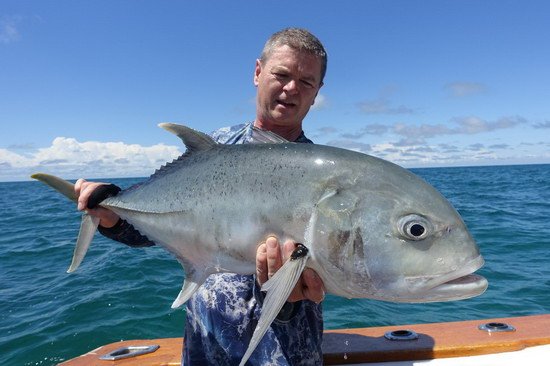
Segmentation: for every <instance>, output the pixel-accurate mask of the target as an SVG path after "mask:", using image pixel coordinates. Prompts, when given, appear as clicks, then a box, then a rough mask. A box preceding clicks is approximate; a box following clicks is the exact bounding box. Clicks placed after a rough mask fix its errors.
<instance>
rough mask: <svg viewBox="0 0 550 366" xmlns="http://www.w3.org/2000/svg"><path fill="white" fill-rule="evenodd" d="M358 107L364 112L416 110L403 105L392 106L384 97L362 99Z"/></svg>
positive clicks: (403, 112)
mask: <svg viewBox="0 0 550 366" xmlns="http://www.w3.org/2000/svg"><path fill="white" fill-rule="evenodd" d="M358 106H359V109H360V110H361V112H363V113H365V114H390V115H395V114H414V113H416V111H415V110H414V109H412V108H409V107H406V106H404V105H400V106H392V105H391V104H390V102H389V101H388V100H386V99H383V98H380V99H375V100H364V101H362V102H359V103H358Z"/></svg>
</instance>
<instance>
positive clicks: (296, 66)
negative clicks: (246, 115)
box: [254, 46, 322, 126]
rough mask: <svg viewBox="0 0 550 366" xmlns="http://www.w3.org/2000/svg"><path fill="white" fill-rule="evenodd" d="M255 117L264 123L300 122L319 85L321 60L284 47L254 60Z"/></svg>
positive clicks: (291, 123)
mask: <svg viewBox="0 0 550 366" xmlns="http://www.w3.org/2000/svg"><path fill="white" fill-rule="evenodd" d="M254 85H256V86H257V87H258V92H257V100H256V111H257V113H256V114H257V118H258V119H260V120H261V121H262V122H263V123H264V124H270V125H277V126H296V125H300V124H301V122H302V120H303V119H304V117H305V116H306V114H307V112H308V111H309V108H310V107H311V105H312V104H313V102H314V101H315V97H316V96H317V93H318V92H319V89H320V88H321V86H322V82H321V59H320V58H319V57H316V56H314V55H311V54H309V53H305V52H299V51H296V50H294V49H292V48H290V47H288V46H281V47H278V48H275V49H274V50H273V52H272V53H271V55H270V56H269V58H268V59H267V60H266V61H265V62H264V64H263V65H262V64H261V62H260V61H259V60H257V61H256V69H255V72H254Z"/></svg>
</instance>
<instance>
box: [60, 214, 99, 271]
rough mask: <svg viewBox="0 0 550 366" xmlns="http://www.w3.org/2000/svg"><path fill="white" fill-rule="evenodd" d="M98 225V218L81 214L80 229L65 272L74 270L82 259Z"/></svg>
mask: <svg viewBox="0 0 550 366" xmlns="http://www.w3.org/2000/svg"><path fill="white" fill-rule="evenodd" d="M98 225H99V218H98V217H94V216H91V215H88V214H84V215H82V221H81V222H80V231H79V232H78V239H77V240H76V246H75V248H74V253H73V260H72V262H71V265H70V266H69V269H68V270H67V273H72V272H74V271H76V269H77V268H78V266H80V263H82V260H83V259H84V257H85V256H86V253H87V252H88V248H89V247H90V243H91V242H92V239H93V238H94V234H95V232H96V230H97V226H98Z"/></svg>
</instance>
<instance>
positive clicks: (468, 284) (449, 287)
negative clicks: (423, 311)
mask: <svg viewBox="0 0 550 366" xmlns="http://www.w3.org/2000/svg"><path fill="white" fill-rule="evenodd" d="M484 263H485V261H484V260H483V257H482V256H481V255H480V256H478V257H476V258H474V259H473V260H471V261H470V262H468V263H467V264H466V265H465V266H463V267H461V268H459V269H458V270H456V271H453V272H450V273H447V274H444V275H442V276H438V277H434V278H432V279H430V280H428V281H426V282H425V283H424V285H423V286H421V289H418V290H417V291H414V292H415V293H417V296H414V297H415V298H417V300H415V299H414V298H413V299H408V300H407V302H436V301H454V300H463V299H468V298H471V297H474V296H478V295H481V294H482V293H484V292H485V290H486V289H487V286H488V285H489V283H488V281H487V279H485V278H484V277H482V276H480V275H478V274H475V273H474V272H475V271H477V270H478V269H480V268H481V267H482V266H483V264H484ZM416 280H418V279H416ZM408 281H412V282H416V281H415V280H414V279H411V278H409V279H408Z"/></svg>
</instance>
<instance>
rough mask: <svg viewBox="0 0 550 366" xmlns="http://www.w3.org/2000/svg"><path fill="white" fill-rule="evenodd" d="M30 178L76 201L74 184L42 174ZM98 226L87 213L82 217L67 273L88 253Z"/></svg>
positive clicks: (96, 221) (74, 268) (95, 219)
mask: <svg viewBox="0 0 550 366" xmlns="http://www.w3.org/2000/svg"><path fill="white" fill-rule="evenodd" d="M31 178H33V179H37V180H39V181H41V182H43V183H45V184H47V185H49V186H50V187H52V188H53V189H55V190H56V191H58V192H59V193H61V194H62V195H64V196H65V197H67V198H68V199H70V200H71V201H74V202H76V201H77V197H76V195H75V194H74V184H72V183H71V182H68V181H66V180H63V179H61V178H58V177H55V176H53V175H49V174H43V173H36V174H33V175H31ZM98 224H99V219H98V218H97V217H94V216H90V215H88V214H87V213H85V214H83V215H82V221H81V223H80V231H79V233H78V239H77V240H76V247H75V249H74V253H73V260H72V262H71V265H70V266H69V269H68V270H67V273H71V272H74V271H75V270H76V269H77V268H78V266H79V265H80V263H81V262H82V260H83V259H84V256H85V255H86V252H87V251H88V248H89V247H90V243H91V242H92V239H93V237H94V233H95V232H96V230H97V225H98Z"/></svg>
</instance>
